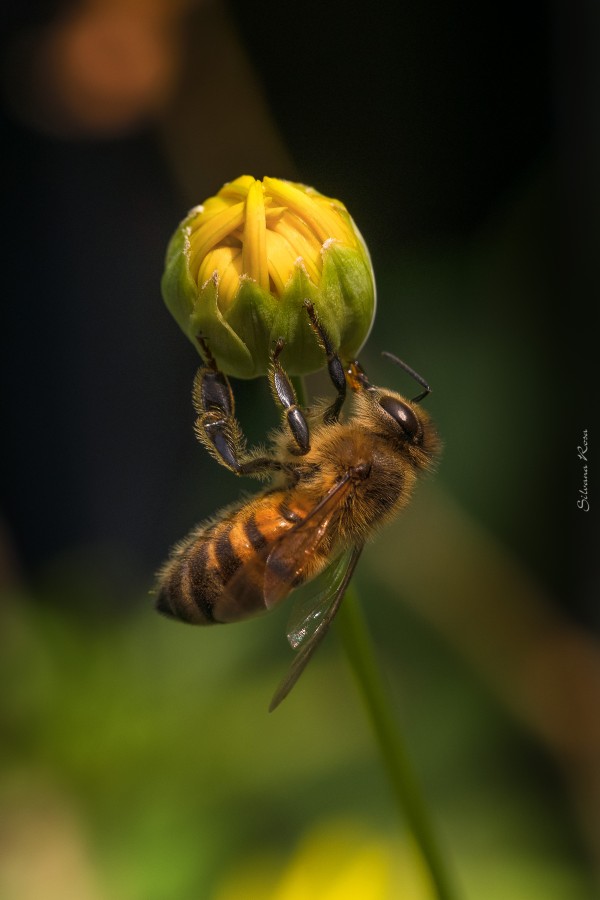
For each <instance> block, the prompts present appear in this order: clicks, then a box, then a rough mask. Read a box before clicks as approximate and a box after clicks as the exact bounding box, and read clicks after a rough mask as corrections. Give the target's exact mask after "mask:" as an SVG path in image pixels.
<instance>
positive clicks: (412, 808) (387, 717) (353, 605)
mask: <svg viewBox="0 0 600 900" xmlns="http://www.w3.org/2000/svg"><path fill="white" fill-rule="evenodd" d="M292 382H293V384H294V388H295V391H296V396H297V399H298V403H299V404H300V405H301V406H306V405H307V394H306V389H305V386H304V381H303V379H302V378H301V377H299V376H296V377H293V378H292ZM337 624H338V632H339V634H340V636H341V638H342V643H343V646H344V650H345V652H346V656H347V658H348V661H349V663H350V666H351V668H352V671H353V673H354V676H355V678H356V681H357V682H358V686H359V689H360V692H361V694H362V697H363V700H364V703H365V706H366V709H367V713H368V716H369V718H370V720H371V725H372V726H373V731H374V733H375V737H376V739H377V742H378V744H379V750H380V752H381V756H382V758H383V761H384V764H385V766H386V769H387V772H388V776H389V778H390V781H391V783H392V787H393V790H394V795H395V797H396V802H397V804H398V808H399V810H400V813H401V815H402V816H403V817H404V818H405V819H406V821H407V822H408V825H409V827H410V829H411V831H412V833H413V836H414V838H415V840H416V842H417V844H418V846H419V847H420V850H421V853H422V855H423V859H424V860H425V862H426V864H427V866H428V868H429V872H430V874H431V878H432V882H433V885H434V886H435V889H436V892H437V896H438V898H439V900H454V898H455V897H456V894H455V893H454V890H453V889H452V887H451V884H450V879H449V877H448V874H447V868H446V864H445V861H444V857H443V854H442V852H441V850H440V847H439V845H438V842H437V838H436V835H435V831H434V828H433V825H432V823H431V820H430V817H429V813H428V810H427V805H426V803H425V800H424V798H423V795H422V793H421V790H420V788H419V785H418V782H417V779H416V777H415V774H414V771H413V768H412V765H411V762H410V759H409V756H408V753H407V751H406V748H405V746H404V742H403V740H402V737H401V734H400V730H399V728H398V725H397V722H396V720H395V717H394V714H393V712H392V708H391V705H390V701H389V697H388V695H387V691H386V688H385V684H384V680H383V677H382V675H381V672H380V669H379V666H378V665H377V660H376V657H375V651H374V649H373V643H372V641H371V638H370V635H369V629H368V626H367V622H366V619H365V617H364V614H363V611H362V609H361V606H360V603H359V600H358V594H357V591H356V587H355V586H354V584H351V585H350V587H349V588H348V590H347V591H346V596H345V598H344V602H343V604H342V606H341V609H340V611H339V613H338V616H337Z"/></svg>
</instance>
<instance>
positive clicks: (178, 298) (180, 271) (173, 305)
mask: <svg viewBox="0 0 600 900" xmlns="http://www.w3.org/2000/svg"><path fill="white" fill-rule="evenodd" d="M189 232H190V230H189V227H186V226H185V222H183V223H182V224H181V225H180V226H179V228H178V229H177V231H176V232H175V234H174V235H173V237H172V238H171V240H170V241H169V246H168V247H167V254H166V259H165V271H164V273H163V277H162V279H161V283H160V287H161V292H162V296H163V300H164V301H165V306H166V307H167V309H168V310H169V312H170V313H171V315H172V316H173V318H174V319H175V321H176V322H177V324H178V325H179V327H180V328H181V330H182V331H183V332H184V333H185V334H186V335H187V336H188V337H190V334H189V320H190V315H191V314H192V311H193V308H194V301H195V299H196V296H197V294H198V288H197V286H196V284H195V282H194V280H193V278H192V276H191V275H190V269H189V265H188V258H189V245H190V238H189ZM190 340H193V338H191V337H190Z"/></svg>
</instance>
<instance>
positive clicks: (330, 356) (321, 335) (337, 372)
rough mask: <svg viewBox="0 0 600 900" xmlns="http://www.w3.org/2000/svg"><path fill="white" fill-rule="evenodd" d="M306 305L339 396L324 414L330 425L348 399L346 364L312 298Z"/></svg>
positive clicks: (326, 421)
mask: <svg viewBox="0 0 600 900" xmlns="http://www.w3.org/2000/svg"><path fill="white" fill-rule="evenodd" d="M304 306H305V308H306V312H307V313H308V318H309V321H310V325H311V328H312V330H313V331H314V333H315V334H316V336H317V340H318V342H319V345H320V347H321V349H322V350H323V353H324V354H325V356H326V357H327V371H328V372H329V377H330V378H331V383H332V384H333V386H334V388H335V389H336V391H337V397H336V398H335V400H334V401H333V403H332V404H331V406H328V407H327V409H326V410H325V415H324V416H323V422H324V423H325V424H326V425H330V424H331V423H332V422H337V421H338V419H339V417H340V412H341V409H342V406H343V405H344V400H345V399H346V373H345V372H344V366H343V365H342V361H341V359H340V358H339V356H338V354H337V352H336V351H335V350H334V348H333V344H332V343H331V339H330V337H329V335H328V334H327V332H326V331H325V329H324V328H323V326H322V325H321V323H320V322H319V319H318V317H317V312H316V310H315V308H314V306H313V304H312V302H311V301H310V300H305V301H304Z"/></svg>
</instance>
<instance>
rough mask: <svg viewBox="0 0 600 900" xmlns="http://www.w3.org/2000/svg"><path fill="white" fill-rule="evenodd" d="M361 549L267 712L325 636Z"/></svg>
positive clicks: (358, 548)
mask: <svg viewBox="0 0 600 900" xmlns="http://www.w3.org/2000/svg"><path fill="white" fill-rule="evenodd" d="M362 549H363V545H362V544H361V545H360V546H356V547H353V548H352V550H351V553H350V558H349V560H348V563H347V566H346V570H345V572H344V576H343V578H342V581H341V583H340V585H339V587H338V589H337V591H336V592H335V594H334V596H333V598H332V599H331V602H330V604H329V607H328V608H327V609H326V610H325V612H324V613H323V615H322V617H321V619H320V621H319V622H318V624H317V626H316V628H315V629H314V631H313V632H312V634H311V635H310V637H309V638H308V639H307V640H303V641H302V643H301V646H300V650H298V653H297V656H296V658H295V659H294V661H293V663H292V665H291V666H290V668H289V670H288V672H287V675H286V676H285V678H284V679H283V681H282V682H281V683H280V685H279V687H278V688H277V690H276V691H275V693H274V695H273V699H272V700H271V704H270V706H269V712H272V711H273V710H274V709H276V707H278V706H279V704H280V703H281V701H282V700H285V698H286V697H287V695H288V694H289V692H290V691H291V690H292V688H293V687H294V685H295V684H296V682H297V681H298V679H299V678H300V676H301V675H302V673H303V671H304V669H305V668H306V666H307V664H308V662H309V660H310V658H311V657H312V655H313V653H314V652H315V650H316V649H317V647H318V646H319V644H320V643H321V641H322V640H323V638H324V637H325V635H326V634H327V631H328V630H329V626H330V625H331V623H332V622H333V620H334V618H335V616H336V614H337V611H338V610H339V608H340V605H341V603H342V600H343V599H344V594H345V593H346V588H347V587H348V584H349V583H350V579H351V578H352V575H353V573H354V569H355V568H356V564H357V562H358V559H359V557H360V554H361V553H362Z"/></svg>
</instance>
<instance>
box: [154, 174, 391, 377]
mask: <svg viewBox="0 0 600 900" xmlns="http://www.w3.org/2000/svg"><path fill="white" fill-rule="evenodd" d="M162 292H163V297H164V300H165V303H166V305H167V307H168V308H169V310H170V311H171V313H172V314H173V316H174V318H175V319H176V321H177V322H178V324H179V326H180V327H181V328H182V330H183V331H184V332H185V334H186V335H187V336H188V338H189V339H190V340H191V341H192V343H193V344H194V345H195V346H196V348H197V349H198V351H199V352H200V351H201V346H200V344H199V342H198V337H199V336H202V338H203V339H204V341H205V342H206V344H207V345H208V346H209V347H210V350H211V353H212V354H213V356H214V358H215V360H216V362H217V364H218V366H219V367H220V368H221V369H222V370H223V371H224V372H226V373H227V374H229V375H234V376H236V377H238V378H254V377H255V376H259V375H264V374H265V373H266V372H267V370H268V367H269V361H270V355H271V352H272V350H273V346H274V344H275V342H276V341H277V340H278V339H279V338H283V340H284V350H283V352H282V355H281V361H282V363H283V365H284V366H285V367H286V369H287V371H288V372H289V373H290V374H292V375H302V374H305V373H306V372H311V371H314V370H316V369H319V368H321V367H322V366H323V365H324V359H323V353H322V350H321V349H320V348H319V346H318V344H317V341H316V338H315V335H314V333H313V331H312V329H311V328H310V325H309V322H308V317H307V315H306V309H305V306H304V300H306V299H310V300H311V301H312V302H313V304H314V307H315V309H316V311H317V315H318V317H319V320H320V322H321V323H322V325H323V327H324V328H325V330H326V331H327V333H328V334H329V336H330V338H331V340H332V342H333V344H334V346H335V347H336V348H338V349H339V352H340V355H341V357H342V358H343V359H353V358H354V357H355V356H356V355H357V353H358V351H359V350H360V348H361V346H362V344H363V343H364V342H365V340H366V338H367V336H368V333H369V331H370V329H371V324H372V321H373V317H374V315H375V280H374V276H373V268H372V266H371V260H370V257H369V252H368V250H367V246H366V244H365V242H364V240H363V238H362V236H361V234H360V232H359V231H358V229H357V227H356V225H355V224H354V222H353V220H352V218H351V217H350V215H349V213H348V211H347V209H346V207H345V206H344V204H343V203H341V202H340V201H339V200H333V199H331V198H329V197H325V196H323V195H322V194H320V193H318V191H316V190H314V188H311V187H307V186H306V185H303V184H296V183H293V182H290V181H283V180H281V179H278V178H266V177H265V178H264V179H263V180H262V181H259V180H257V179H255V178H253V177H252V176H250V175H243V176H242V177H241V178H238V179H236V180H235V181H232V182H230V183H228V184H226V185H224V186H223V187H222V188H221V190H220V191H219V193H218V194H217V195H216V196H215V197H211V198H210V199H209V200H206V201H205V203H203V204H202V205H201V206H196V207H194V209H192V210H191V211H190V212H189V213H188V215H187V216H186V218H185V219H184V220H183V221H182V222H181V223H180V225H179V227H178V228H177V231H176V232H175V234H174V235H173V237H172V239H171V242H170V244H169V247H168V249H167V258H166V266H165V273H164V276H163V279H162Z"/></svg>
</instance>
